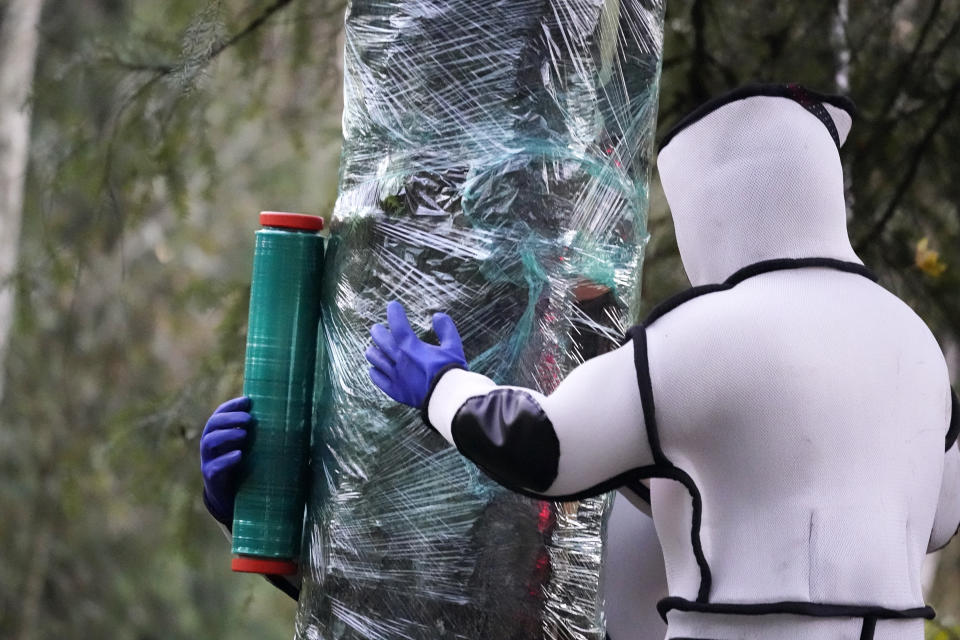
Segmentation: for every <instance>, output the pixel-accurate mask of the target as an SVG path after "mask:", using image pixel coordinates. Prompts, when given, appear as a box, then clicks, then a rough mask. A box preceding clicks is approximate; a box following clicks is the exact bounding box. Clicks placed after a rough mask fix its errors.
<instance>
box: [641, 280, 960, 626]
mask: <svg viewBox="0 0 960 640" xmlns="http://www.w3.org/2000/svg"><path fill="white" fill-rule="evenodd" d="M647 346H648V353H649V360H650V375H651V378H652V386H653V388H654V389H657V390H659V391H660V392H659V393H658V394H657V395H656V410H657V417H656V420H657V426H658V428H659V431H660V437H661V443H662V447H663V452H664V454H665V455H666V457H667V458H668V459H669V460H670V461H671V462H672V463H673V464H675V465H676V466H677V467H678V468H680V469H682V470H684V471H685V472H686V473H687V474H689V476H690V477H691V478H692V480H693V482H694V483H695V485H696V487H697V488H698V489H699V492H700V496H701V504H700V509H701V514H700V523H699V531H698V532H695V535H698V536H699V538H700V543H701V545H702V549H703V556H704V558H705V559H706V564H707V566H708V568H709V574H710V588H709V602H710V603H713V604H714V606H713V607H710V606H707V607H706V608H704V610H705V611H711V610H714V611H716V610H718V609H717V606H716V605H717V603H719V604H720V605H721V606H722V605H725V604H744V603H749V604H753V605H768V606H769V609H770V610H771V611H789V610H791V605H787V604H783V603H797V605H796V606H795V607H794V608H795V609H796V610H800V609H803V608H804V607H803V606H801V605H803V604H806V603H815V604H816V605H818V606H821V607H823V611H824V613H829V608H831V607H853V608H852V609H851V614H860V613H867V611H866V609H864V610H863V611H860V610H858V609H856V607H861V608H870V607H882V608H885V609H890V610H892V611H903V610H910V609H919V608H922V607H923V606H924V604H923V596H922V594H921V590H920V567H921V563H922V560H923V556H924V554H925V553H926V551H927V545H928V542H929V539H930V532H931V528H932V525H933V520H934V515H935V512H936V507H937V496H938V492H939V487H940V480H941V474H942V471H943V469H942V461H943V452H944V438H945V435H946V432H947V426H948V423H949V420H950V395H949V394H950V389H949V384H948V378H947V371H946V365H945V363H944V359H943V356H942V354H941V351H940V348H939V346H938V345H937V343H936V341H935V340H934V338H933V336H932V335H931V334H930V331H929V330H928V329H927V327H926V325H925V324H924V323H923V322H922V321H921V320H920V319H919V318H918V317H917V316H916V314H914V313H913V311H912V310H910V308H909V307H907V306H906V305H905V304H904V303H903V302H901V301H900V300H899V299H898V298H896V297H895V296H893V295H891V294H890V293H888V292H887V291H885V290H884V289H882V288H881V287H880V286H878V285H877V284H875V283H873V282H872V281H871V280H869V279H868V278H866V277H864V276H863V275H860V274H858V273H848V272H843V271H837V270H834V269H826V268H816V267H807V268H799V269H788V270H782V271H773V272H769V273H763V274H760V275H757V276H754V277H751V278H748V279H746V280H744V281H742V282H740V283H739V284H737V285H736V286H734V287H732V288H730V289H729V290H725V291H718V292H714V293H709V294H705V295H702V296H699V297H697V298H695V299H693V300H690V301H688V302H686V303H684V304H682V305H680V306H678V307H677V308H675V309H673V310H671V311H669V312H667V313H666V314H664V315H663V316H661V317H660V318H658V319H657V320H655V321H654V322H653V323H652V324H650V325H649V326H648V327H647ZM691 363H696V364H695V365H694V366H691ZM651 503H652V506H653V515H654V520H655V522H656V526H657V531H658V534H659V537H660V539H661V542H662V544H663V547H664V556H665V559H666V562H667V576H668V584H669V586H670V593H671V596H673V597H675V598H682V599H685V600H686V601H689V602H694V603H695V602H696V600H697V596H698V591H699V589H700V586H701V582H702V579H703V578H702V572H701V567H700V566H699V565H698V563H697V560H696V557H695V555H694V553H693V549H692V544H691V527H692V523H691V516H692V513H693V509H692V504H691V498H690V496H689V494H688V492H687V489H686V488H685V487H684V486H683V485H680V484H679V483H676V482H674V481H671V480H661V479H655V480H653V481H652V487H651ZM778 603H779V604H778ZM696 608H697V607H696V606H690V605H688V604H687V603H681V602H677V611H675V612H674V613H671V614H670V627H671V634H672V635H671V637H685V636H692V637H701V636H699V635H698V634H700V633H702V632H703V631H704V627H706V628H707V629H709V632H710V633H711V634H712V635H710V636H709V637H728V636H727V635H725V634H730V633H734V632H735V630H737V631H738V632H739V633H743V632H744V627H745V626H746V627H747V628H749V627H753V626H756V625H757V624H762V625H763V634H762V637H764V638H767V639H770V638H779V637H782V638H798V637H803V638H807V637H810V638H814V637H823V638H833V637H841V636H840V635H833V634H834V633H837V634H842V633H843V630H842V629H843V628H844V626H846V627H848V628H849V633H850V634H851V637H854V638H859V637H860V626H861V625H860V624H859V621H850V622H846V623H839V624H838V623H834V624H832V625H831V624H829V623H827V624H825V622H823V621H821V622H813V623H812V624H813V626H814V628H815V629H814V630H811V633H810V634H809V635H807V634H804V633H802V632H801V630H800V629H799V628H798V624H799V622H798V620H797V619H794V618H789V619H785V620H783V621H782V625H783V626H782V628H783V633H782V634H780V635H776V633H775V629H776V622H777V621H776V616H766V617H765V619H764V620H760V619H759V618H757V619H755V620H751V621H743V620H736V619H730V617H729V616H727V617H724V616H719V617H718V616H716V615H710V614H704V613H699V614H698V613H692V612H684V609H696ZM744 611H746V610H744ZM705 615H706V616H709V620H704V619H703V618H704V616H705ZM891 615H892V614H891ZM803 624H810V623H803ZM816 629H823V633H817V632H816ZM827 629H829V630H830V631H829V632H828V631H827ZM888 631H889V633H888ZM750 637H753V636H750ZM756 637H761V635H759V634H758V635H757V636H756ZM843 637H845V636H843ZM875 637H876V638H909V637H915V638H920V637H922V620H919V619H916V620H914V621H907V622H902V621H899V622H888V621H881V622H880V623H879V624H878V626H877V632H876V636H875Z"/></svg>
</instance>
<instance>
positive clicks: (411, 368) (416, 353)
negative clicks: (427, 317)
mask: <svg viewBox="0 0 960 640" xmlns="http://www.w3.org/2000/svg"><path fill="white" fill-rule="evenodd" d="M387 322H388V323H389V327H385V326H384V325H382V324H375V325H373V327H371V328H370V335H371V336H372V337H373V345H371V346H370V347H369V348H368V349H367V352H366V357H367V361H368V362H369V363H370V364H372V365H373V367H371V368H370V378H371V379H372V380H373V383H374V384H375V385H377V386H378V387H379V388H380V389H381V390H382V391H383V392H384V393H386V394H387V395H388V396H390V397H391V398H393V399H394V400H396V401H397V402H402V403H403V404H405V405H409V406H411V407H415V408H417V409H421V408H423V404H424V402H425V401H426V398H427V393H428V392H429V390H430V385H432V384H433V381H434V378H435V377H436V376H437V375H438V374H440V373H442V372H443V371H445V370H447V369H450V368H452V367H457V368H460V369H467V368H468V367H467V359H466V357H465V356H464V354H463V344H462V343H461V342H460V334H459V333H457V327H456V326H455V325H454V324H453V320H451V319H450V316H448V315H447V314H445V313H436V314H434V316H433V330H434V331H435V332H436V334H437V338H439V340H440V345H439V346H437V345H432V344H429V343H427V342H424V341H423V340H421V339H420V338H418V337H417V334H415V333H414V332H413V329H412V328H411V327H410V323H409V322H408V321H407V314H406V312H405V311H404V310H403V306H402V305H401V304H400V303H399V302H390V303H388V304H387Z"/></svg>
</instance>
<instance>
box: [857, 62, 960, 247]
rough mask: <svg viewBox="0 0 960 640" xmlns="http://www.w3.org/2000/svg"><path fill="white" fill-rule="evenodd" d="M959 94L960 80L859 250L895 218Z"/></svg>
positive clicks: (875, 237) (918, 146)
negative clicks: (928, 149) (898, 207)
mask: <svg viewBox="0 0 960 640" xmlns="http://www.w3.org/2000/svg"><path fill="white" fill-rule="evenodd" d="M958 95H960V80H958V81H956V82H954V83H953V86H952V87H951V88H950V91H949V92H948V94H947V98H946V100H945V101H944V103H943V106H942V107H941V108H940V111H939V112H937V115H936V116H934V119H933V123H932V124H931V125H930V128H929V129H927V131H926V133H925V134H924V135H923V138H921V139H920V142H919V143H918V144H917V146H916V147H914V149H913V154H912V156H911V158H910V163H909V165H908V168H907V170H906V172H905V173H904V174H903V177H902V178H901V179H900V183H899V184H898V185H897V188H896V190H895V191H894V193H893V197H892V198H891V199H890V202H889V203H888V204H887V208H886V209H885V210H884V212H883V215H881V216H880V218H879V219H878V220H877V222H876V223H874V225H873V227H872V228H871V229H870V230H869V231H868V232H867V233H866V234H865V235H864V236H863V237H862V238H861V239H860V241H859V242H857V244H856V247H855V248H856V250H857V251H860V250H862V249H864V248H865V247H867V246H868V245H870V243H872V242H873V241H874V240H876V239H877V238H878V237H879V236H880V234H881V233H883V231H884V229H885V228H886V226H887V224H888V223H889V222H890V220H891V218H893V214H894V213H895V212H896V210H897V206H899V204H900V201H901V200H902V199H903V197H904V196H905V195H906V193H907V191H908V190H909V188H910V186H911V185H912V184H913V180H914V178H916V176H917V171H918V170H919V169H920V163H921V162H922V161H923V157H924V154H925V153H926V151H927V147H928V146H929V145H930V142H931V141H932V140H933V138H934V136H935V135H936V134H937V132H938V131H939V130H940V127H942V126H943V125H944V124H945V123H946V122H947V118H948V116H949V115H950V113H951V112H952V111H953V106H954V103H955V102H956V100H957V96H958Z"/></svg>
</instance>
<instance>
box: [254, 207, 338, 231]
mask: <svg viewBox="0 0 960 640" xmlns="http://www.w3.org/2000/svg"><path fill="white" fill-rule="evenodd" d="M260 224H261V225H262V226H264V227H282V228H284V229H298V230H301V231H323V218H321V217H320V216H308V215H306V214H304V213H284V212H282V211H261V212H260Z"/></svg>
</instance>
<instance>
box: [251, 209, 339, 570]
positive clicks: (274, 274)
mask: <svg viewBox="0 0 960 640" xmlns="http://www.w3.org/2000/svg"><path fill="white" fill-rule="evenodd" d="M260 224H261V225H263V229H261V230H259V231H257V234H256V236H257V241H256V249H255V251H254V258H253V279H252V283H251V290H250V316H249V325H248V329H247V354H246V360H245V364H244V380H243V392H244V394H245V395H247V396H249V397H250V399H251V408H250V412H251V414H252V415H253V417H254V426H253V428H252V429H251V430H250V435H249V436H248V442H247V446H246V448H245V450H244V458H243V459H244V463H243V467H242V469H241V480H240V488H239V491H238V492H237V498H236V504H235V506H234V512H233V553H234V558H233V561H232V568H233V570H234V571H246V572H253V573H273V574H289V573H294V572H295V571H296V563H295V559H296V558H298V557H299V553H300V538H301V532H302V527H303V509H304V504H305V501H306V490H305V488H306V486H307V483H306V478H305V477H304V476H305V473H306V463H307V455H308V448H309V445H310V421H311V413H312V398H313V379H314V360H315V354H316V340H317V326H318V323H319V321H320V276H321V270H322V265H323V238H321V237H320V236H319V235H317V231H319V230H320V229H322V228H323V219H322V218H318V217H316V216H306V215H301V214H290V213H274V212H264V213H261V214H260Z"/></svg>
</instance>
